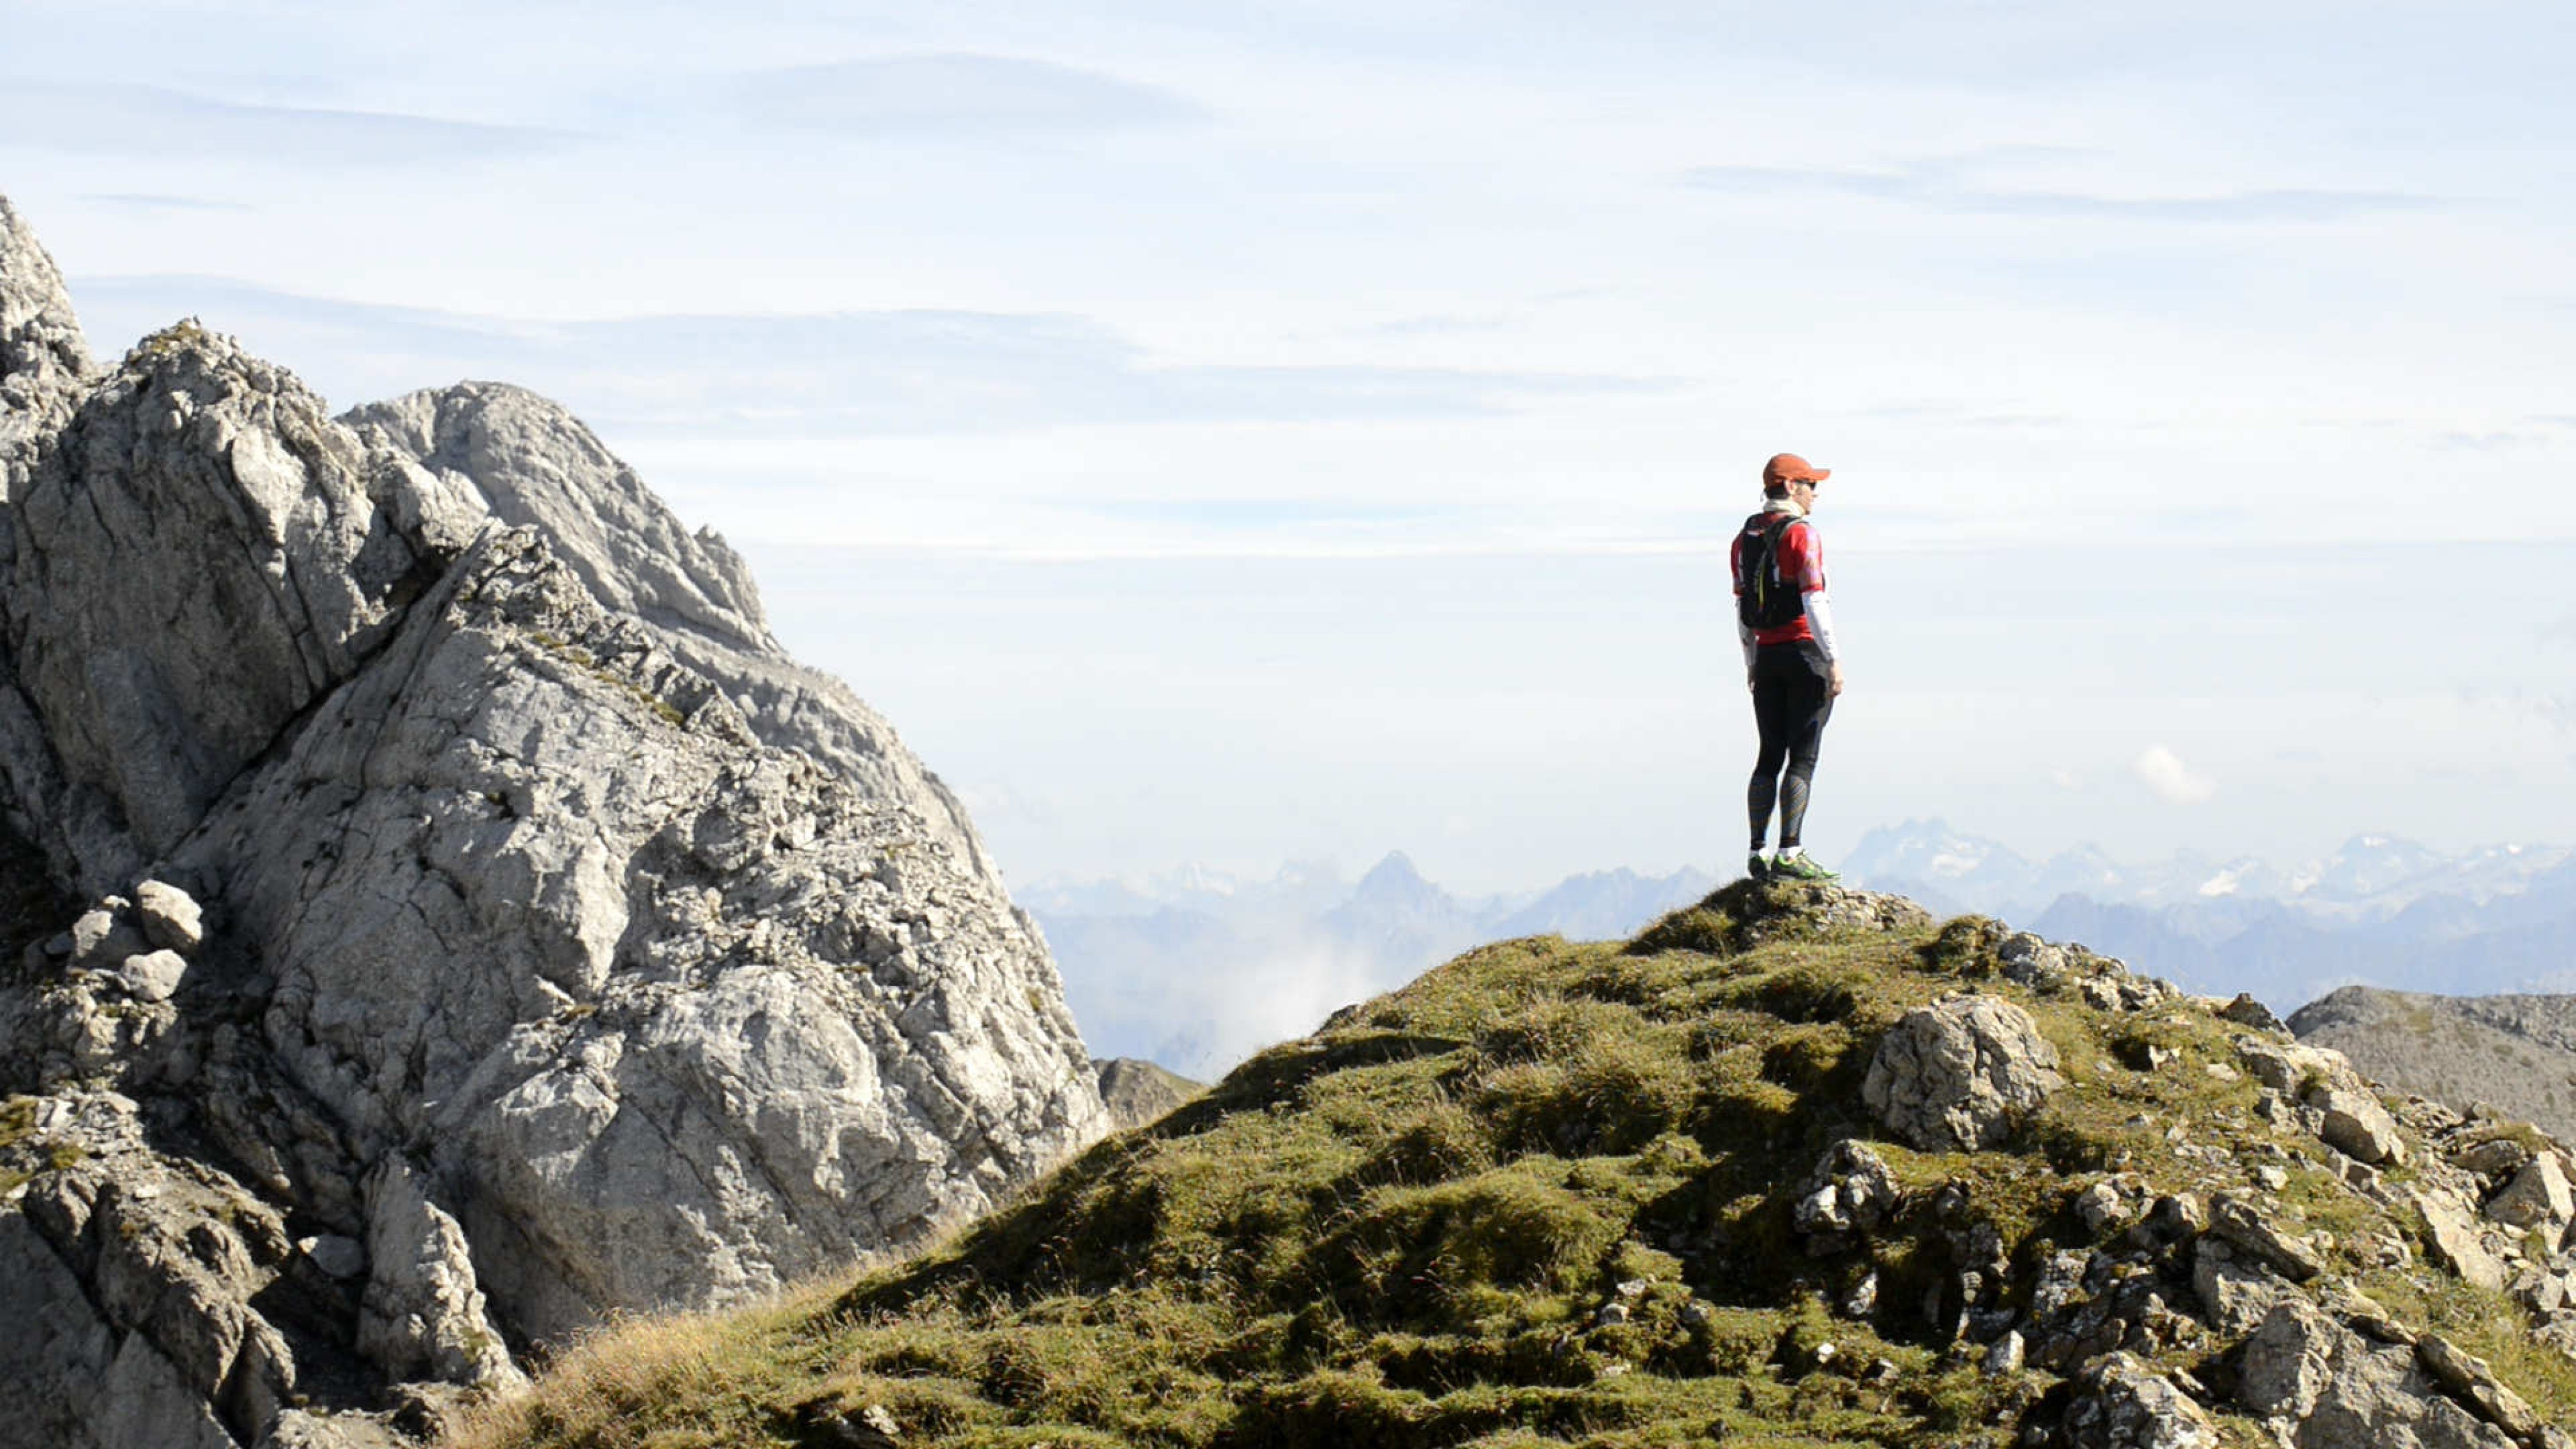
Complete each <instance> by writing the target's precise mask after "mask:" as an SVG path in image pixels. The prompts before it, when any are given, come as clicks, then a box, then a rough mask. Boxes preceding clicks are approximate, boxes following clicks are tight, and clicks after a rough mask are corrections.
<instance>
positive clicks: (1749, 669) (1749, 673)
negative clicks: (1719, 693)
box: [1744, 664, 1762, 694]
mask: <svg viewBox="0 0 2576 1449" xmlns="http://www.w3.org/2000/svg"><path fill="white" fill-rule="evenodd" d="M1744 687H1745V688H1746V689H1747V690H1749V691H1751V692H1753V693H1756V694H1759V693H1760V692H1761V691H1762V685H1761V683H1760V681H1758V680H1756V679H1755V678H1754V676H1753V666H1751V665H1749V664H1748V665H1746V666H1745V667H1744Z"/></svg>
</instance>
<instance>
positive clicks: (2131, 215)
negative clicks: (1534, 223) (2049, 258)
mask: <svg viewBox="0 0 2576 1449" xmlns="http://www.w3.org/2000/svg"><path fill="white" fill-rule="evenodd" d="M1960 170H1961V166H1960V164H1959V163H1958V162H1956V161H1952V160H1941V161H1929V162H1924V163H1920V164H1917V165H1915V166H1912V167H1908V168H1906V169H1902V170H1894V171H1847V170H1832V169H1814V170H1802V169H1798V168H1794V167H1781V166H1701V167H1697V168H1694V169H1693V170H1691V171H1689V172H1687V173H1685V174H1684V176H1683V182H1684V184H1686V185H1689V186H1692V187H1695V188H1698V189H1700V190H1704V191H1721V192H1727V193H1731V194H1734V195H1740V196H1787V197H1796V196H1854V197H1863V198H1867V199H1870V200H1878V201H1896V202H1904V203H1907V204H1910V205H1914V206H1920V207H1924V208H1928V209H1931V210H1937V211H1946V212H1954V213H1961V214H1969V215H1988V216H2036V217H2066V218H2076V219H2091V220H2106V221H2144V222H2211V223H2241V222H2334V221H2345V220H2350V219H2354V218H2361V217H2375V216H2386V215H2390V214H2393V213H2401V212H2419V211H2431V210H2436V209H2438V208H2440V207H2442V206H2443V205H2445V204H2446V203H2445V201H2444V200H2443V199H2442V198H2438V197H2432V196H2422V195H2415V194H2412V193H2408V192H2398V191H2345V190H2319V189H2303V188H2296V187H2275V188H2261V189H2255V190H2245V191H2227V192H2216V193H2210V194H2206V195H2196V196H2112V195H2106V194H2102V193H2097V192H2089V191H2076V190H2046V189H2039V188H2024V189H2010V188H2000V187H1992V186H1977V185H1969V184H1963V183H1962V182H1961V181H1960V179H1959V172H1960Z"/></svg>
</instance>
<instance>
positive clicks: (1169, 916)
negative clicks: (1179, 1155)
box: [1013, 851, 1718, 1080]
mask: <svg viewBox="0 0 2576 1449" xmlns="http://www.w3.org/2000/svg"><path fill="white" fill-rule="evenodd" d="M1717 884H1718V881H1717V879H1716V878H1715V877H1714V876H1711V875H1709V874H1708V873H1707V872H1705V871H1701V870H1695V869H1691V868H1689V867H1684V868H1682V869H1680V870H1676V871H1673V872H1672V873H1670V874H1668V875H1660V876H1644V875H1639V874H1637V873H1636V872H1635V871H1632V870H1626V869H1621V870H1609V871H1600V872H1597V873H1593V874H1589V875H1576V876H1569V877H1567V878H1566V879H1565V880H1563V881H1561V882H1559V883H1558V884H1556V885H1555V886H1552V887H1550V888H1548V889H1547V890H1544V891H1536V892H1529V893H1524V894H1518V895H1501V896H1483V897H1461V896H1456V895H1452V894H1450V893H1449V892H1448V891H1445V890H1443V889H1441V888H1440V887H1439V886H1436V885H1434V884H1432V883H1431V882H1430V881H1427V880H1425V879H1423V878H1422V875H1421V873H1420V872H1419V871H1417V870H1415V869H1414V865H1413V862H1412V861H1411V860H1410V859H1409V858H1407V857H1406V856H1405V855H1404V853H1403V852H1401V851H1398V852H1395V853H1393V854H1390V855H1388V856H1387V857H1386V858H1385V859H1384V860H1381V861H1379V862H1378V863H1377V864H1376V865H1374V866H1372V867H1370V869H1369V871H1368V873H1367V874H1365V875H1363V876H1361V877H1360V878H1359V879H1358V880H1357V881H1356V882H1353V881H1346V880H1344V879H1342V878H1341V876H1340V875H1339V874H1338V873H1337V872H1335V871H1333V870H1332V869H1331V868H1330V867H1325V866H1315V865H1290V866H1288V867H1286V868H1285V869H1282V870H1281V871H1280V872H1279V873H1278V874H1277V875H1275V876H1272V877H1271V878H1269V879H1268V880H1245V879H1238V878H1236V877H1232V876H1228V875H1224V874H1221V873H1218V872H1215V871H1210V870H1207V869H1205V868H1203V867H1197V866H1185V867H1183V868H1181V869H1179V870H1176V871H1173V872H1171V873H1169V874H1167V875H1162V876H1158V877H1155V878H1153V879H1151V880H1146V881H1124V880H1097V881H1063V880H1055V881H1042V882H1039V883H1038V884H1036V885H1032V886H1028V887H1024V888H1020V889H1018V890H1015V891H1014V892H1013V894H1014V895H1015V896H1016V897H1017V899H1018V900H1019V903H1020V904H1021V905H1022V906H1024V907H1026V908H1027V909H1028V911H1029V913H1030V914H1031V915H1033V916H1035V917H1037V920H1038V923H1039V925H1040V926H1041V927H1042V928H1043V929H1044V931H1045V932H1046V938H1047V943H1048V944H1049V945H1050V946H1051V947H1053V948H1054V951H1055V959H1056V964H1057V965H1058V966H1059V967H1060V968H1062V970H1063V972H1064V981H1065V999H1066V1001H1067V1003H1068V1004H1069V1005H1071V1006H1072V1008H1073V1014H1074V1019H1075V1020H1076V1021H1078V1022H1080V1023H1081V1026H1082V1032H1083V1038H1084V1040H1085V1041H1087V1042H1088V1043H1089V1044H1090V1047H1091V1051H1092V1053H1093V1055H1095V1056H1104V1057H1111V1056H1131V1057H1144V1058H1147V1059H1149V1060H1152V1061H1155V1062H1159V1063H1161V1064H1162V1065H1164V1066H1166V1067H1169V1068H1171V1069H1173V1070H1175V1071H1178V1072H1181V1073H1182V1074H1184V1075H1186V1076H1191V1077H1197V1078H1201V1079H1204V1080H1212V1079H1213V1078H1214V1077H1215V1076H1217V1075H1219V1074H1222V1073H1223V1072H1224V1071H1225V1070H1226V1069H1227V1068H1228V1067H1231V1066H1233V1065H1234V1064H1235V1063H1236V1062H1237V1061H1240V1060H1241V1059H1242V1058H1243V1057H1245V1056H1246V1055H1249V1054H1250V1053H1251V1052H1253V1051H1256V1050H1258V1049H1260V1048H1261V1047H1263V1046H1266V1045H1268V1044H1269V1043H1271V1042H1274V1041H1280V1040H1284V1039H1286V1038H1288V1037H1291V1036H1296V1035H1299V1034H1301V1033H1304V1032H1307V1031H1311V1030H1313V1029H1314V1026H1315V1024H1316V1023H1317V1022H1319V1021H1321V1020H1322V1019H1323V1018H1324V1017H1325V1016H1326V1015H1327V1014H1329V1013H1330V1012H1331V1011H1332V1010H1333V1009H1334V1008H1335V1007H1338V1006H1343V1005H1346V1004H1348V1003H1350V1002H1353V1001H1359V1000H1362V999H1364V998H1366V997H1370V996H1374V995H1376V994H1378V993H1379V992H1382V991H1385V990H1387V989H1389V988H1390V987H1394V986H1397V985H1401V984H1402V983H1404V982H1406V981H1409V980H1411V979H1412V978H1413V977H1415V976H1417V975H1419V974H1421V973H1422V972H1423V971H1424V970H1425V969H1427V968H1429V967H1431V966H1434V965H1437V964H1439V963H1440V962H1442V961H1444V960H1447V959H1448V958H1449V957H1451V956H1454V955H1456V954H1457V953H1459V952H1460V951H1463V950H1466V949H1467V948H1468V947H1470V946H1475V945H1479V944H1481V943H1483V942H1486V941H1492V940H1498V939H1504V938H1508V937H1512V936H1530V935H1538V934H1542V933H1544V932H1548V931H1556V932H1560V933H1562V934H1563V935H1565V936H1568V937H1570V938H1572V939H1575V940H1602V939H1610V938H1614V937H1621V936H1627V935H1630V934H1632V933H1634V932H1635V931H1636V930H1637V929H1638V928H1639V927H1641V926H1643V925H1645V924H1646V923H1647V922H1649V921H1652V920H1653V919H1654V918H1655V917H1657V916H1659V915H1661V914H1663V913H1664V912H1666V911H1668V910H1671V909H1673V908H1674V907H1675V906H1679V905H1685V904H1688V903H1690V902H1692V901H1696V900H1698V899H1700V898H1701V897H1702V896H1705V895H1707V894H1708V893H1709V892H1710V891H1711V890H1713V889H1715V888H1716V886H1717Z"/></svg>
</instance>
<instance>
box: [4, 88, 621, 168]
mask: <svg viewBox="0 0 2576 1449" xmlns="http://www.w3.org/2000/svg"><path fill="white" fill-rule="evenodd" d="M0 84H5V85H6V87H7V90H8V93H9V96H10V105H9V106H8V107H7V108H6V109H5V111H0V146H28V147H35V148H39V149H43V150H51V151H62V152H71V153H75V154H82V155H142V156H153V157H163V158H168V157H213V156H241V157H249V158H253V159H257V160H260V161H264V162H271V163H281V164H290V165H298V164H300V165H311V166H323V167H333V166H403V165H417V164H422V163H427V162H453V161H466V160H481V159H493V158H499V157H508V156H526V155H533V154H537V153H541V152H547V151H554V150H559V149H561V148H563V147H566V146H569V145H572V144H574V143H576V142H578V141H580V140H582V139H583V138H582V137H581V136H579V135H578V134H576V133H574V132H570V131H560V130H553V129H549V128H545V127H537V126H518V125H503V124H494V123H490V122H485V121H469V120H457V119H451V118H448V117H443V116H418V115H406V114H402V113H399V112H392V111H361V110H336V109H329V108H323V107H307V106H273V105H247V104H242V103H239V102H234V101H226V100H220V99H216V98H213V97H208V96H199V95H191V94H188V93H186V92H183V91H175V90H165V89H162V88H160V87H157V86H136V85H65V84H57V83H52V82H39V81H25V80H10V81H6V82H0Z"/></svg>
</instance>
